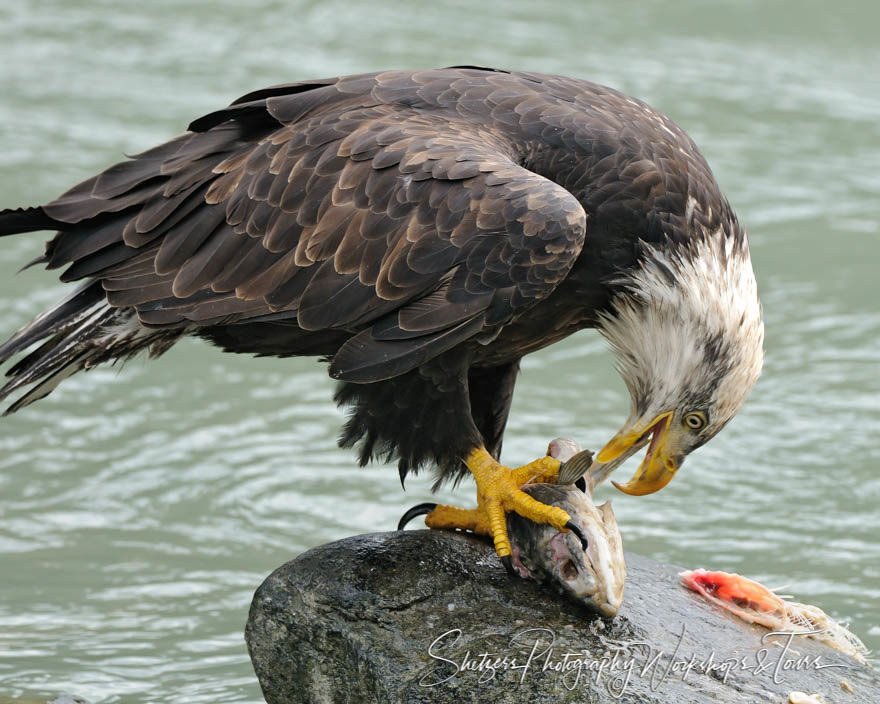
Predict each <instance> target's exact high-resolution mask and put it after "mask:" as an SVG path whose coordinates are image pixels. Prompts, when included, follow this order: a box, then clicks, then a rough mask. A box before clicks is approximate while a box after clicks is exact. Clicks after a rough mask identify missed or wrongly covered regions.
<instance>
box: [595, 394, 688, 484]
mask: <svg viewBox="0 0 880 704" xmlns="http://www.w3.org/2000/svg"><path fill="white" fill-rule="evenodd" d="M672 416H673V412H672V411H667V412H666V413H661V414H660V415H659V416H657V417H656V418H654V420H652V421H651V422H650V423H649V424H648V426H647V427H646V428H636V429H635V430H626V429H624V430H621V431H620V432H619V433H618V434H617V435H615V436H614V437H613V438H612V439H611V441H610V442H609V443H608V444H607V445H605V447H603V448H602V450H601V451H600V452H599V454H598V455H597V456H596V460H597V461H598V462H602V463H606V462H613V461H614V460H616V459H617V458H619V457H621V456H622V455H624V454H626V453H628V452H630V451H634V450H635V449H638V448H639V447H641V446H642V445H644V444H645V441H646V439H647V437H648V435H651V444H650V445H649V446H648V454H647V455H645V459H644V460H643V461H642V464H641V466H640V467H639V469H638V471H637V472H636V473H635V474H634V475H633V477H632V479H630V480H629V481H628V482H627V483H626V484H618V483H617V482H615V481H612V482H611V483H612V484H614V486H616V487H617V488H618V489H620V490H621V491H622V492H623V493H624V494H631V495H632V496H644V495H645V494H653V493H654V492H655V491H660V489H662V488H663V487H664V486H666V485H667V484H669V482H670V480H671V479H672V477H674V476H675V473H676V471H677V470H678V466H679V464H680V460H679V459H678V457H676V456H675V453H672V452H670V450H671V447H670V444H674V443H670V438H669V426H670V425H671V424H672Z"/></svg>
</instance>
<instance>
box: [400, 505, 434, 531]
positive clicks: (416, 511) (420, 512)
mask: <svg viewBox="0 0 880 704" xmlns="http://www.w3.org/2000/svg"><path fill="white" fill-rule="evenodd" d="M435 508H437V504H432V503H424V504H418V505H417V506H413V507H412V508H411V509H410V510H409V511H407V512H406V513H404V514H403V515H402V516H401V517H400V520H399V521H398V522H397V530H403V529H404V528H405V527H406V524H407V523H409V522H410V521H411V520H412V519H413V518H415V517H416V516H427V515H428V514H429V513H431V511H433V510H434V509H435Z"/></svg>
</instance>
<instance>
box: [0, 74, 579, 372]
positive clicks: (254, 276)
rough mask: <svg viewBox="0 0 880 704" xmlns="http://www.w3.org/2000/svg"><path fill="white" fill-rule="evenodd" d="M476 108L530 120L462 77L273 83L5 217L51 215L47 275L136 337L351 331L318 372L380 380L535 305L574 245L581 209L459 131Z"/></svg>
mask: <svg viewBox="0 0 880 704" xmlns="http://www.w3.org/2000/svg"><path fill="white" fill-rule="evenodd" d="M481 85H482V86H483V88H480V86H481ZM456 91H457V93H456ZM468 91H470V92H468ZM475 91H476V92H475ZM453 94H456V95H458V96H459V97H458V98H456V97H455V95H453ZM490 95H491V96H494V100H489V98H488V96H490ZM517 99H518V100H520V103H521V104H522V105H524V106H525V108H524V109H522V110H520V109H519V107H517V106H518V105H520V103H516V100H517ZM480 100H482V101H483V106H482V109H483V112H484V113H485V115H484V118H485V119H487V120H494V121H495V122H496V124H497V125H499V126H503V125H505V124H510V123H514V122H516V121H518V120H519V121H522V120H533V119H536V118H535V115H536V114H537V113H536V111H537V112H540V110H541V109H545V110H546V108H547V105H546V101H543V102H542V101H541V100H540V99H538V98H534V99H532V100H531V102H529V101H526V102H525V103H522V96H519V97H517V94H516V91H515V90H513V89H511V88H506V89H505V88H503V87H499V86H492V85H488V84H487V82H486V79H485V74H484V73H483V72H478V71H470V72H468V71H465V72H460V71H459V72H455V71H450V70H445V71H435V72H417V73H408V72H388V73H385V74H375V75H372V74H368V75H363V76H353V77H348V78H343V79H328V80H326V81H316V82H310V83H305V84H289V85H287V86H276V87H274V88H270V89H266V90H264V91H257V92H256V93H252V94H249V95H248V96H244V97H243V98H242V99H241V100H240V101H237V102H236V103H234V104H233V105H232V106H230V107H229V108H227V109H225V110H220V111H217V112H216V113H212V114H210V115H207V116H205V117H203V118H201V119H199V120H196V121H195V122H194V123H192V125H191V129H192V130H193V131H192V132H190V133H187V134H185V135H182V136H180V137H177V138H176V139H174V140H171V141H170V142H168V143H166V144H163V145H161V146H159V147H156V148H155V149H152V150H149V151H148V152H144V153H143V154H140V155H138V156H136V157H134V158H132V159H131V160H130V161H127V162H124V163H122V164H117V165H115V166H113V167H110V168H109V169H107V170H106V171H104V172H103V173H102V174H99V175H98V176H96V177H94V178H92V179H89V180H88V181H85V182H83V183H82V184H80V185H78V186H76V187H74V188H73V189H71V190H70V191H68V192H67V193H66V194H64V195H63V196H61V197H60V198H59V199H57V200H56V201H53V202H52V203H50V204H48V205H47V206H45V207H44V208H43V209H42V210H39V209H38V210H39V212H35V213H34V214H32V215H19V216H16V217H17V218H18V220H17V221H16V223H14V225H15V226H18V227H21V228H22V229H24V228H25V227H27V226H29V225H38V224H42V225H44V226H45V225H46V224H54V223H60V227H59V229H60V230H61V232H59V234H58V235H57V236H56V238H55V239H54V240H53V241H52V242H51V243H50V244H49V246H48V248H47V258H48V265H49V266H50V267H52V268H54V267H59V266H65V265H67V266H68V269H67V270H66V272H65V273H64V274H63V275H62V278H63V279H65V280H71V279H74V278H81V277H94V278H95V279H96V280H100V281H101V282H102V286H103V289H104V290H105V292H106V296H107V300H108V301H109V303H110V305H111V306H116V307H121V308H131V309H133V311H134V312H135V313H136V315H137V317H138V319H139V320H140V322H141V323H142V324H143V325H147V326H156V327H162V328H166V329H170V328H178V329H180V330H181V331H183V330H187V329H193V328H196V327H200V326H210V325H218V324H233V323H243V322H246V321H247V320H248V319H254V318H262V317H264V316H267V315H270V314H275V315H278V314H282V315H281V317H280V319H281V320H283V319H285V318H287V319H288V320H289V321H290V322H291V323H295V324H296V325H297V326H298V327H299V328H300V329H301V330H304V331H319V330H325V329H337V330H341V331H346V332H347V333H348V334H350V335H353V337H351V338H350V339H349V342H347V343H346V344H344V345H343V346H342V348H341V349H340V350H339V351H338V353H337V355H336V358H335V360H334V362H333V365H332V367H331V370H332V373H333V374H334V375H335V376H337V377H339V378H344V379H350V380H358V381H370V380H375V379H378V378H385V377H387V376H393V375H396V374H399V373H402V372H404V371H406V370H408V369H411V368H412V367H414V366H416V365H417V364H419V363H421V362H422V361H424V360H425V359H429V358H431V357H432V356H436V355H437V354H439V353H440V352H442V351H444V350H445V349H448V348H449V347H451V346H454V345H455V344H458V343H459V342H461V341H462V340H465V339H467V338H469V337H472V336H473V335H475V334H477V333H479V332H485V329H486V327H487V325H488V326H489V327H492V326H497V325H499V324H501V323H503V322H505V321H507V320H509V319H510V318H511V317H512V316H514V315H515V314H516V313H517V312H518V311H519V310H521V309H522V308H524V307H526V306H528V305H531V304H532V303H533V302H534V301H536V300H538V299H540V298H542V297H544V296H546V295H547V294H549V292H550V291H552V289H553V288H554V287H555V285H556V284H557V283H558V282H559V281H560V280H561V279H562V278H564V276H565V275H566V273H567V272H568V270H569V269H570V267H571V266H572V264H573V262H574V260H575V258H576V257H577V254H578V253H579V251H580V248H581V246H582V244H583V238H584V232H585V222H586V216H585V214H584V210H583V208H582V207H581V205H580V204H579V203H578V201H577V200H576V199H575V198H574V197H573V196H572V195H571V194H570V193H568V192H567V191H565V190H564V189H563V188H562V187H560V186H558V185H557V184H555V183H553V182H552V181H549V180H547V179H545V178H543V177H541V176H538V175H536V174H534V173H532V172H530V171H528V170H526V169H524V168H522V167H520V166H519V164H518V161H519V156H518V150H519V149H520V147H519V146H518V145H517V144H516V143H515V140H513V139H511V138H508V137H505V136H504V135H503V134H501V132H502V130H501V128H500V127H499V128H497V129H487V128H485V126H484V125H483V124H481V122H479V121H475V120H474V119H473V115H474V114H475V113H478V112H479V111H480V105H479V102H480ZM457 101H458V102H457ZM487 101H488V102H487ZM505 105H507V107H505ZM425 108H430V109H425ZM3 217H7V218H12V216H11V215H9V216H7V215H6V214H5V213H4V214H3ZM38 221H39V222H38ZM3 226H4V223H3V222H2V218H0V227H3ZM284 313H287V315H286V316H285V315H283V314H284ZM277 353H278V354H296V350H291V349H286V350H280V349H279V350H278V352H277Z"/></svg>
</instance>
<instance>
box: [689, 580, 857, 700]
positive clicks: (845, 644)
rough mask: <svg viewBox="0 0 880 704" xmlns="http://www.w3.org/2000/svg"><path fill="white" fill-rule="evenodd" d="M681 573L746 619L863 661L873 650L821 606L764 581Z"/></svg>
mask: <svg viewBox="0 0 880 704" xmlns="http://www.w3.org/2000/svg"><path fill="white" fill-rule="evenodd" d="M680 576H681V581H682V584H684V585H685V586H686V587H688V588H690V589H693V590H694V591H695V592H697V593H698V594H702V595H703V596H704V597H705V598H706V599H708V600H709V601H711V602H712V603H714V604H718V606H721V607H722V608H724V609H726V610H727V611H730V612H731V613H733V614H736V615H737V616H739V617H740V618H741V619H742V620H743V621H747V622H748V623H758V624H760V625H762V626H766V627H767V628H769V629H771V630H773V631H780V632H784V633H800V634H802V635H804V636H806V637H808V638H814V639H816V640H818V641H821V642H822V643H825V644H826V645H829V646H831V647H832V648H836V649H837V650H839V651H841V652H842V653H846V654H847V655H849V656H850V657H853V658H855V659H856V660H858V661H859V662H867V657H868V655H870V651H869V650H868V649H867V648H866V647H865V644H864V643H862V641H860V640H859V639H858V637H857V636H856V635H855V634H853V633H851V632H850V631H849V629H847V628H846V627H845V626H843V625H842V624H840V623H838V622H837V621H835V620H834V619H833V618H831V617H830V616H829V615H828V614H826V613H825V612H824V611H822V609H820V608H819V607H818V606H812V605H810V604H799V603H798V602H796V601H787V600H786V599H784V598H782V597H781V596H779V595H778V594H775V593H774V592H773V591H772V590H771V589H768V588H767V587H765V586H764V585H763V584H760V583H759V582H756V581H754V580H753V579H749V578H748V577H743V576H742V575H739V574H735V573H731V572H710V571H708V570H704V569H697V570H687V571H686V572H682V573H681V575H680ZM798 694H799V693H798ZM804 696H806V695H804ZM804 701H806V700H804Z"/></svg>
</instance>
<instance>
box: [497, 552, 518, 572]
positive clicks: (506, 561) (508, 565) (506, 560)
mask: <svg viewBox="0 0 880 704" xmlns="http://www.w3.org/2000/svg"><path fill="white" fill-rule="evenodd" d="M501 564H502V565H504V569H505V570H507V574H508V575H510V576H511V577H517V576H518V575H517V573H516V570H514V569H513V560H511V559H510V555H505V556H504V557H502V558H501Z"/></svg>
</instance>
